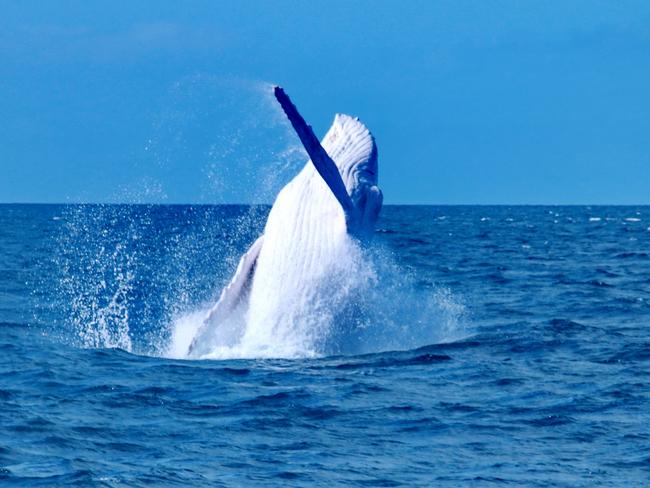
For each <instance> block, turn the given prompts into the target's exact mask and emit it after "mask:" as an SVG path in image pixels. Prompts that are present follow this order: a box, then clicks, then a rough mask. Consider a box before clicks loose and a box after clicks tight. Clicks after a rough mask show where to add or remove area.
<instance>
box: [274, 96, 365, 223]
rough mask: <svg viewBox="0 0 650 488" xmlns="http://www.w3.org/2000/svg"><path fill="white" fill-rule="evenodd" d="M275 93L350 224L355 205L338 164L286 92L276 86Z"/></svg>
mask: <svg viewBox="0 0 650 488" xmlns="http://www.w3.org/2000/svg"><path fill="white" fill-rule="evenodd" d="M274 93H275V98H276V99H277V100H278V102H280V105H281V106H282V109H283V110H284V113H285V114H287V117H288V118H289V121H290V122H291V125H292V126H293V128H294V130H295V131H296V133H297V134H298V137H299V138H300V141H301V142H302V145H303V146H305V150H306V151H307V154H308V155H309V157H310V158H311V161H312V163H313V164H314V166H315V167H316V171H318V173H319V174H320V175H321V177H322V178H323V180H325V183H327V186H329V188H330V190H332V193H333V194H334V196H335V197H336V199H337V200H338V202H339V203H340V204H341V207H343V211H344V212H345V218H346V221H348V222H349V221H350V220H351V219H352V218H353V213H354V204H353V203H352V199H351V198H350V195H348V191H347V190H346V188H345V183H343V179H341V174H340V173H339V170H338V168H337V167H336V163H335V162H334V161H332V158H331V157H330V156H329V155H328V154H327V151H325V149H323V146H321V144H320V142H319V140H318V138H317V137H316V135H315V134H314V131H313V130H312V128H311V126H310V125H307V122H305V119H303V118H302V116H301V115H300V114H299V113H298V110H297V109H296V106H295V105H294V104H293V103H292V102H291V100H290V99H289V97H288V96H287V94H286V93H285V92H284V90H283V89H282V88H280V87H279V86H276V87H275V88H274Z"/></svg>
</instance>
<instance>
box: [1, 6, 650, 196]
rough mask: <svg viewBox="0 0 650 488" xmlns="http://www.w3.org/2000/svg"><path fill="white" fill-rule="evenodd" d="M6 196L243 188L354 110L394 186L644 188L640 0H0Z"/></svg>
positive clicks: (647, 45)
mask: <svg viewBox="0 0 650 488" xmlns="http://www.w3.org/2000/svg"><path fill="white" fill-rule="evenodd" d="M0 11H1V12H2V15H1V16H0V202H127V203H139V202H145V203H252V202H267V203H270V202H272V201H273V198H274V195H275V194H276V192H277V191H278V190H279V188H281V187H282V185H283V184H285V183H286V182H287V181H288V180H289V179H290V178H291V177H292V175H293V174H295V172H297V171H298V170H299V169H300V167H301V166H302V165H303V164H304V162H305V161H306V158H305V155H304V152H303V151H302V149H301V147H300V145H299V142H298V140H297V138H296V137H295V135H294V134H293V133H292V132H291V130H290V128H289V126H288V124H287V122H286V121H285V120H284V118H283V116H282V113H281V111H280V110H279V108H278V107H277V106H276V104H275V102H274V100H273V98H272V95H271V87H272V86H273V85H274V84H279V85H282V86H283V87H284V88H285V89H286V91H287V93H288V94H289V95H290V96H291V97H292V99H293V101H294V102H295V104H296V105H297V107H298V109H299V110H300V111H301V113H302V114H303V116H304V117H305V119H306V120H307V121H308V122H309V123H310V124H311V125H312V126H313V127H314V130H315V131H316V133H317V134H318V135H321V136H322V135H324V133H325V132H326V131H327V129H328V127H329V125H330V123H331V121H332V119H333V116H334V114H335V113H337V112H340V113H349V114H351V115H355V116H358V117H360V119H361V120H362V121H363V122H364V123H365V124H366V125H367V126H368V127H369V128H370V130H371V131H372V133H373V134H374V136H375V138H376V140H377V145H378V148H379V171H380V173H379V184H380V186H381V188H382V190H383V192H384V198H385V200H384V201H385V203H389V204H650V89H649V88H648V87H650V28H648V26H649V25H650V2H647V1H645V0H643V1H635V2H632V1H598V0H586V1H580V0H569V1H559V0H558V1H548V0H546V1H533V0H530V1H525V2H522V1H519V0H511V1H502V0H494V1H490V2H486V1H482V0H476V1H465V0H449V1H446V0H445V1H441V0H426V1H413V0H404V1H397V0H395V1H381V0H372V1H340V0H327V1H273V2H270V1H253V0H247V1H232V2H229V1H205V2H202V1H188V2H176V1H166V0H157V1H151V2H127V1H117V0H113V1H110V2H101V1H91V2H88V1H57V2H36V1H33V2H30V1H25V2H14V1H4V0H0Z"/></svg>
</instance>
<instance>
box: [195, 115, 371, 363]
mask: <svg viewBox="0 0 650 488" xmlns="http://www.w3.org/2000/svg"><path fill="white" fill-rule="evenodd" d="M321 145H322V147H323V149H325V151H326V152H327V154H328V155H329V156H330V158H331V159H332V160H333V161H334V162H335V163H336V166H337V169H338V170H339V173H340V174H341V179H342V181H343V182H344V184H345V186H346V190H347V193H348V194H349V195H356V194H358V193H359V191H360V189H359V188H358V186H359V185H365V186H367V182H365V181H362V180H359V178H358V175H356V174H353V173H354V172H355V171H356V169H358V168H359V167H360V165H363V164H365V163H366V162H367V161H369V160H371V159H372V158H375V164H376V148H375V145H374V140H373V138H372V136H371V134H370V132H369V131H368V129H367V128H366V127H365V126H364V125H363V124H362V123H361V122H360V121H359V120H358V119H356V118H353V117H350V116H348V115H336V117H335V119H334V122H333V124H332V126H331V128H330V129H329V131H328V132H327V134H326V135H325V137H324V139H323V141H322V142H321ZM346 172H347V174H346ZM375 183H376V179H375ZM373 188H374V189H375V193H378V190H376V187H373ZM378 194H379V196H380V193H378ZM379 205H381V201H379ZM360 211H361V212H363V209H361V210H360ZM373 212H378V209H377V210H373ZM372 217H373V216H371V220H372ZM374 217H376V214H375V215H374ZM373 223H374V222H373ZM349 225H350V222H349V219H346V212H345V211H344V209H343V208H342V206H341V204H340V202H339V201H337V197H336V196H335V195H334V193H333V190H332V189H331V187H330V186H328V184H327V183H326V182H325V180H324V179H323V177H322V174H319V172H318V171H317V169H316V167H315V165H314V164H312V162H311V161H308V162H307V164H306V165H305V167H304V168H303V169H302V170H301V171H300V173H299V174H298V175H296V176H295V177H294V178H293V179H292V180H291V181H290V182H289V183H288V184H287V185H286V186H285V187H284V188H283V189H282V190H281V191H280V193H279V194H278V196H277V198H276V200H275V202H274V204H273V207H272V208H271V211H270V213H269V215H268V219H267V222H266V226H265V228H264V234H263V235H262V236H261V237H260V238H258V239H257V240H256V241H255V243H254V244H253V245H252V246H251V248H250V249H249V250H248V252H247V253H245V254H244V255H243V256H242V258H241V259H240V262H239V266H238V268H237V271H236V272H235V275H234V277H233V278H232V280H231V282H230V283H229V285H228V286H226V287H225V288H224V289H223V291H222V293H221V296H220V298H219V300H218V302H217V303H216V304H215V305H214V307H212V309H211V310H210V311H209V312H208V313H207V315H206V317H205V319H204V320H203V325H202V326H201V328H200V329H199V331H198V332H197V334H196V336H195V337H194V340H193V342H192V347H191V353H190V354H191V355H192V356H195V357H206V356H208V357H209V356H211V355H216V356H220V355H223V354H222V353H223V351H224V350H225V349H229V348H230V349H232V348H237V349H239V354H237V355H240V354H241V355H245V356H257V357H262V356H275V357H291V356H294V355H296V354H299V355H303V356H304V355H310V354H312V353H313V354H316V351H315V349H314V348H315V346H316V343H317V342H318V340H319V338H322V337H323V329H324V328H326V327H327V326H328V322H329V321H331V320H332V301H336V300H337V299H338V298H339V297H341V296H342V294H345V283H343V282H342V281H341V277H342V276H344V275H345V272H346V269H347V268H348V267H349V266H350V263H351V262H352V261H353V260H355V259H356V253H357V251H358V247H357V242H356V240H355V239H353V238H352V237H351V236H350V233H349V231H350V228H349ZM342 288H343V289H342ZM225 331H227V333H226V332H225ZM220 336H222V338H221V339H220ZM223 337H228V338H229V339H228V340H227V341H226V342H224V340H223ZM271 345H272V346H271ZM278 345H280V346H278ZM278 349H280V350H278Z"/></svg>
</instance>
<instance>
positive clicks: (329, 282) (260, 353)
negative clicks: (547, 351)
mask: <svg viewBox="0 0 650 488" xmlns="http://www.w3.org/2000/svg"><path fill="white" fill-rule="evenodd" d="M326 261H327V263H330V264H331V263H336V264H335V265H333V266H330V267H328V269H323V270H322V272H321V273H319V276H318V277H317V278H316V279H313V280H311V282H310V283H309V285H310V286H309V287H308V289H304V290H300V292H299V293H297V294H296V295H295V296H292V297H290V298H289V299H285V297H282V296H280V295H279V294H278V293H275V292H274V290H268V299H269V300H270V301H273V300H283V299H284V300H285V301H284V303H283V306H282V310H281V313H279V314H278V313H277V312H276V315H275V316H274V315H269V314H262V315H261V316H259V315H258V316H256V315H253V314H251V310H249V309H246V308H243V307H245V305H242V306H240V308H239V309H237V310H236V311H235V313H234V314H233V317H232V318H231V319H229V320H228V321H226V323H224V324H223V325H222V326H221V327H220V328H218V329H217V330H216V333H215V334H214V335H213V336H212V337H210V338H209V339H208V340H209V344H203V347H202V350H204V351H205V350H207V351H208V352H205V353H204V354H203V355H201V356H200V357H201V358H202V359H235V358H276V357H282V358H304V357H318V356H330V355H355V354H366V353H373V352H381V351H386V350H408V349H414V348H417V347H421V346H425V345H429V344H433V343H440V342H450V341H455V340H458V339H460V338H462V337H465V335H466V328H465V324H466V310H465V307H464V305H463V304H462V303H461V302H460V301H458V300H457V299H456V298H455V297H454V296H453V295H452V294H451V293H450V292H449V290H446V289H442V288H433V289H424V288H422V287H419V286H418V285H417V282H416V279H415V276H414V275H413V274H411V273H410V272H409V271H408V270H406V269H405V268H403V267H400V266H399V265H398V264H397V263H396V261H395V259H394V256H393V255H392V254H391V253H390V251H388V250H387V249H386V248H384V247H382V246H378V245H376V246H373V247H370V248H368V247H362V246H360V245H359V243H358V242H357V241H355V240H353V239H351V238H350V239H348V241H347V242H346V245H345V246H343V247H341V248H340V249H339V251H338V252H337V255H336V256H331V259H327V260H326ZM257 312H258V313H259V310H257ZM206 313H207V308H203V309H199V310H194V311H191V312H189V313H186V314H182V315H180V316H178V317H176V318H175V320H174V321H173V325H172V330H173V332H172V334H171V342H170V344H169V346H168V348H167V351H166V353H165V354H166V355H168V356H170V357H174V358H186V357H187V351H188V347H189V344H190V342H191V340H192V338H193V337H194V334H195V333H196V331H197V330H198V328H199V327H200V325H201V323H202V321H203V319H204V318H205V315H206ZM269 324H273V325H272V327H269Z"/></svg>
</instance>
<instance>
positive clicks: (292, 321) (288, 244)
mask: <svg viewBox="0 0 650 488" xmlns="http://www.w3.org/2000/svg"><path fill="white" fill-rule="evenodd" d="M349 239H350V238H349V236H348V234H347V231H346V224H345V216H344V213H343V210H342V209H341V207H340V205H339V204H338V202H337V201H336V199H335V198H334V196H333V195H332V192H331V191H330V190H329V188H328V187H327V185H326V184H325V182H324V181H323V179H322V178H321V177H320V176H319V175H318V174H317V173H316V172H315V171H314V170H313V168H312V167H311V166H307V167H305V168H304V169H303V170H302V171H301V172H300V173H299V174H298V175H297V176H296V177H295V178H294V179H293V180H292V181H291V182H290V183H289V184H288V185H287V186H286V187H285V188H284V189H283V190H282V191H281V192H280V194H279V195H278V197H277V199H276V201H275V203H274V205H273V208H272V209H271V212H270V214H269V217H268V220H267V223H266V227H265V230H264V244H263V246H262V249H261V251H260V254H259V257H258V259H257V264H256V268H255V272H254V275H253V280H252V285H251V292H250V295H249V308H248V319H247V322H248V328H247V331H246V340H248V341H253V342H256V343H258V344H259V345H260V347H263V345H264V344H265V343H269V342H270V340H271V339H274V341H273V342H274V343H276V344H277V339H283V338H284V339H286V340H287V341H290V342H296V341H304V340H307V339H308V338H303V337H300V334H297V331H298V330H303V331H305V330H307V331H309V330H311V331H312V332H313V333H317V330H315V329H317V328H318V327H317V324H314V327H312V328H309V327H308V328H306V327H304V325H305V324H304V322H305V321H318V320H320V319H321V318H322V317H318V310H319V306H320V305H321V304H322V302H323V301H324V300H326V298H327V297H326V296H323V293H324V292H325V291H326V289H327V282H328V280H329V279H330V277H331V274H332V273H335V272H336V271H335V270H336V269H337V266H338V265H339V264H340V260H341V257H342V256H343V255H344V253H345V248H346V246H347V244H348V242H349ZM287 345H289V344H287Z"/></svg>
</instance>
